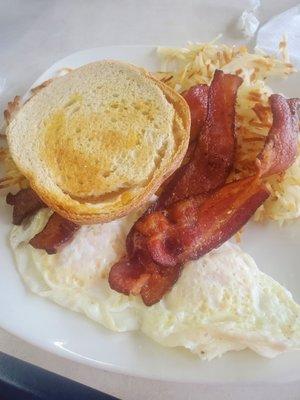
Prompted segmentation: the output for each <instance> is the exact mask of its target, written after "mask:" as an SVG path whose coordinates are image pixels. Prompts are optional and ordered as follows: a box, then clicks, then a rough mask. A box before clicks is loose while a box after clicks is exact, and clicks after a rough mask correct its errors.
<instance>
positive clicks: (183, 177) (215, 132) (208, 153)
mask: <svg viewBox="0 0 300 400" xmlns="http://www.w3.org/2000/svg"><path fill="white" fill-rule="evenodd" d="M241 83H242V79H241V78H240V77H238V76H236V75H230V74H224V73H223V72H222V71H218V70H217V71H216V72H215V75H214V78H213V81H212V83H211V85H210V88H209V91H208V110H207V117H206V120H205V123H204V126H203V129H202V131H201V132H200V134H199V137H198V142H197V145H196V147H195V150H194V153H193V155H192V159H191V160H190V162H188V163H187V164H185V165H183V166H182V167H180V168H179V169H178V170H177V171H176V172H175V174H174V175H173V178H172V179H171V180H170V182H169V183H168V184H167V185H166V187H165V188H164V190H163V193H162V194H161V195H160V197H159V200H158V203H157V209H162V208H164V207H166V206H168V205H170V204H172V203H174V202H176V201H179V200H182V199H184V198H188V197H190V196H195V195H198V194H200V193H206V192H209V191H211V190H213V189H215V188H217V187H219V186H221V185H223V184H224V183H225V181H226V179H227V177H228V175H229V173H230V171H231V169H232V166H233V161H234V150H235V102H236V96H237V90H238V88H239V86H240V85H241ZM201 90H202V91H204V89H201ZM186 96H187V95H186ZM191 97H192V96H191ZM201 98H203V96H202V97H201ZM201 110H202V112H203V110H204V107H203V104H202V105H201ZM202 121H203V120H202ZM199 126H200V124H198V128H199Z"/></svg>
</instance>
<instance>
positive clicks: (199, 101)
mask: <svg viewBox="0 0 300 400" xmlns="http://www.w3.org/2000/svg"><path fill="white" fill-rule="evenodd" d="M208 90H209V87H208V86H207V85H196V86H193V87H191V88H190V89H189V90H186V91H185V92H183V93H181V95H182V96H183V97H184V99H185V101H186V102H187V103H188V106H189V108H190V113H191V136H190V142H194V141H195V140H196V139H197V138H198V136H199V133H200V132H201V130H202V128H203V124H204V122H205V118H206V114H207V101H208Z"/></svg>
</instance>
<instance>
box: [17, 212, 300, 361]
mask: <svg viewBox="0 0 300 400" xmlns="http://www.w3.org/2000/svg"><path fill="white" fill-rule="evenodd" d="M50 215H51V211H49V210H47V209H43V210H40V211H39V212H38V213H37V214H36V215H35V216H34V217H33V218H32V219H31V220H30V221H29V222H28V223H27V224H25V225H23V226H15V227H14V228H13V230H12V232H11V237H10V243H11V246H12V249H13V251H14V254H15V259H16V264H17V268H18V271H19V273H20V275H21V276H22V278H23V280H24V282H25V284H26V285H27V286H28V288H29V289H30V290H31V291H32V292H34V293H36V294H38V295H40V296H42V297H45V298H48V299H49V300H52V301H54V302H56V303H57V304H59V305H61V306H63V307H66V308H69V309H71V310H73V311H77V312H80V313H83V314H85V315H86V316H87V317H89V318H91V319H93V320H94V321H96V322H98V323H100V324H101V325H103V326H105V327H106V328H108V329H111V330H113V331H119V332H120V331H131V330H140V331H142V332H143V333H144V334H145V335H147V336H149V337H150V338H152V339H153V340H155V341H157V342H159V343H160V344H161V345H164V346H169V347H177V346H181V347H185V348H186V349H188V350H190V351H192V352H194V353H196V354H198V355H199V357H200V358H202V359H208V360H210V359H213V358H215V357H218V356H221V355H222V354H224V353H226V352H227V351H230V350H242V349H246V348H250V349H252V350H253V351H255V352H256V353H258V354H260V355H262V356H265V357H274V356H276V355H278V354H279V353H282V352H284V351H287V350H289V349H299V348H300V306H299V305H298V304H296V303H295V301H294V300H293V298H292V296H291V294H290V293H289V292H288V291H287V290H286V289H285V288H284V287H282V286H281V285H280V284H279V283H277V282H276V281H275V280H273V279H272V278H271V277H269V276H268V275H266V274H264V273H263V272H261V271H260V270H259V269H258V267H257V265H256V263H255V261H254V260H253V259H252V258H251V257H250V256H249V255H248V254H247V253H245V252H244V251H242V250H241V249H240V248H239V247H238V246H237V245H235V244H232V243H230V242H227V243H225V244H223V245H222V246H221V247H219V248H218V249H215V250H213V251H211V252H210V253H209V254H207V255H205V256H204V257H202V258H200V259H199V260H196V261H192V262H189V263H187V264H186V266H185V268H184V269H183V272H182V275H181V277H180V278H179V280H178V281H177V283H176V284H175V285H174V287H173V288H172V290H171V291H170V292H169V293H168V294H167V295H166V296H165V297H164V298H163V299H162V300H161V301H160V302H159V303H157V304H155V305H153V306H151V307H147V306H145V305H144V304H143V302H142V301H141V299H140V297H139V296H125V295H122V294H120V293H117V292H115V291H113V290H111V289H110V287H109V284H108V281H107V277H108V273H109V270H110V268H111V266H112V265H113V264H114V263H115V262H116V261H118V260H119V258H120V257H121V256H122V255H123V254H124V253H125V240H126V235H127V233H128V231H129V229H130V227H131V226H132V224H133V223H134V221H135V220H136V219H137V218H138V217H139V215H140V213H131V214H129V215H128V216H126V217H124V218H121V219H119V220H115V221H112V222H109V223H106V224H98V225H92V226H83V227H81V229H80V230H79V231H78V232H77V234H76V236H75V237H74V239H73V241H72V242H71V243H69V244H68V245H66V246H65V247H64V248H62V249H61V250H60V251H59V252H58V253H57V254H55V255H48V254H47V253H46V252H45V251H43V250H36V249H34V248H33V247H32V246H30V245H29V244H28V242H29V240H30V239H31V238H32V237H33V236H34V235H35V234H36V233H37V232H39V231H41V230H42V229H43V227H44V226H45V224H46V223H47V221H48V218H49V216H50Z"/></svg>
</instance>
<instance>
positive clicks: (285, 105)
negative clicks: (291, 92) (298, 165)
mask: <svg viewBox="0 0 300 400" xmlns="http://www.w3.org/2000/svg"><path fill="white" fill-rule="evenodd" d="M269 103H270V106H271V110H272V114H273V124H272V127H271V129H270V132H269V134H268V137H267V140H266V143H265V146H264V148H263V150H262V151H261V153H260V154H259V155H258V157H257V165H258V168H259V170H260V173H261V175H262V176H269V175H273V174H278V173H280V172H282V171H285V170H286V169H287V168H288V167H290V166H291V165H292V164H293V162H294V161H295V158H296V156H297V147H298V133H299V117H298V113H297V110H298V108H299V106H300V99H286V98H285V97H283V96H281V95H279V94H272V95H271V96H270V98H269Z"/></svg>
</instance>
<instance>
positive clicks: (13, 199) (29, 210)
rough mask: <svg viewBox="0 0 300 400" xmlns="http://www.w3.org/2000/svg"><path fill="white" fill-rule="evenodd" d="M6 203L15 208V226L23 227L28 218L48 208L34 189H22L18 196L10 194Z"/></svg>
mask: <svg viewBox="0 0 300 400" xmlns="http://www.w3.org/2000/svg"><path fill="white" fill-rule="evenodd" d="M6 203H7V204H9V205H11V206H13V207H14V208H13V224H14V225H21V223H22V222H23V220H24V219H25V218H26V217H30V216H31V215H33V214H35V213H36V212H37V211H38V210H40V209H41V208H44V207H47V206H46V204H45V203H43V202H42V200H41V199H40V198H39V197H38V195H37V194H36V193H35V192H34V191H33V190H32V189H22V190H20V191H19V192H18V193H17V194H12V193H8V195H7V196H6Z"/></svg>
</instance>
